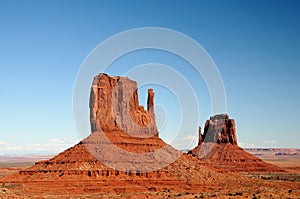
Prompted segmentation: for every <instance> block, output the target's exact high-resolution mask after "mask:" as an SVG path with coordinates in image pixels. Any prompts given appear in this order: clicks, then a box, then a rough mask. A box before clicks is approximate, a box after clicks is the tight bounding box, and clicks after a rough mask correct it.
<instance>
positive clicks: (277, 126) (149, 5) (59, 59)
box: [0, 0, 300, 154]
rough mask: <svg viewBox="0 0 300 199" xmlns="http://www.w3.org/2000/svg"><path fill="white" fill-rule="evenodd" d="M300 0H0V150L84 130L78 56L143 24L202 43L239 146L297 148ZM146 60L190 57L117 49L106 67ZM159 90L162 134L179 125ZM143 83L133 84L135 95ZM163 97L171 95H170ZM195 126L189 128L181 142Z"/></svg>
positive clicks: (33, 148) (45, 144) (69, 137)
mask: <svg viewBox="0 0 300 199" xmlns="http://www.w3.org/2000/svg"><path fill="white" fill-rule="evenodd" d="M299 4H300V3H299V1H258V0H255V1H53V0H52V1H13V0H12V1H3V0H0V27H1V29H0V30H1V31H0V90H1V103H0V133H1V134H0V154H6V153H31V152H49V151H50V152H57V150H62V149H63V148H66V147H68V146H71V145H72V144H73V143H76V142H77V141H78V140H79V139H81V138H80V136H79V135H78V133H77V131H76V127H75V124H74V121H73V110H72V92H73V85H74V82H75V78H76V75H77V72H78V70H79V68H80V65H81V64H82V62H83V60H84V59H85V58H86V57H87V55H88V54H89V52H90V51H91V50H92V49H93V48H94V47H95V46H97V45H98V44H99V43H100V42H102V41H103V40H105V39H107V38H108V37H110V36H112V35H114V34H117V33H119V32H122V31H125V30H128V29H132V28H140V27H163V28H169V29H173V30H176V31H179V32H182V33H184V34H186V35H188V36H190V37H191V38H193V39H194V40H196V41H197V42H198V43H200V44H201V45H202V46H203V47H204V48H205V49H206V51H207V52H208V53H209V54H210V56H211V57H212V59H213V60H214V62H215V63H216V65H217V66H218V69H219V71H220V73H221V75H222V78H223V82H224V85H225V89H226V95H227V112H228V113H229V115H230V116H231V117H232V118H234V119H235V120H236V123H237V135H238V141H239V143H240V144H241V146H244V147H253V146H255V147H298V148H300V142H299V140H300V135H299V130H298V129H297V126H298V122H299V120H300V114H299V112H300V89H299V85H300V79H299V74H300V73H299V72H300V38H299V35H300V22H299V18H300V16H299V15H300V5H299ZM148 62H158V63H164V64H169V65H171V66H173V67H174V68H175V69H176V70H178V71H183V68H182V67H181V66H185V65H186V64H187V63H185V62H184V61H183V60H180V59H178V58H176V57H175V56H172V55H170V54H168V53H164V52H157V51H151V50H150V51H147V52H137V53H136V54H133V55H131V54H130V55H128V57H124V58H123V57H122V58H120V60H118V61H116V62H115V63H114V64H113V67H112V68H111V70H110V71H109V72H110V74H113V75H117V74H119V73H121V74H120V75H122V73H123V72H124V68H121V67H125V68H126V69H130V67H133V66H136V64H143V63H148ZM118 67H119V68H118ZM186 75H187V76H188V75H189V72H187V74H186ZM190 77H191V82H192V85H193V86H195V85H196V87H197V86H199V87H197V89H198V88H200V90H199V89H198V91H197V92H198V93H197V96H198V97H199V107H200V116H199V125H201V126H203V124H204V122H205V120H206V119H207V118H208V117H209V116H210V114H211V112H210V108H211V107H210V106H211V105H210V96H209V93H208V91H207V89H206V87H205V83H204V82H203V80H201V79H200V80H199V81H198V79H197V81H194V80H193V78H192V77H193V75H192V72H191V73H190ZM157 90H158V91H157V92H156V100H157V102H159V103H160V104H162V105H163V104H165V109H166V112H167V115H168V117H167V120H166V122H167V124H166V126H165V128H164V129H163V135H164V139H169V138H171V137H172V136H170V135H167V134H168V133H171V131H173V130H176V125H175V124H177V121H178V111H176V109H177V108H176V107H178V106H177V105H176V102H175V100H174V99H173V98H172V96H171V95H168V93H165V94H162V92H160V89H159V88H157ZM144 91H146V88H142V89H141V90H140V101H141V103H145V94H143V93H145V92H144ZM160 96H161V97H160ZM168 98H169V99H171V98H172V100H173V101H174V103H169V104H168V103H167V102H168ZM172 100H171V101H172ZM172 104H173V105H174V107H172V106H170V105H172ZM172 109H173V110H175V113H172ZM171 115H175V116H174V117H171ZM176 115H177V116H176ZM176 117H177V118H176ZM195 128H196V127H195ZM195 135H196V132H190V133H189V132H188V133H187V136H186V137H185V138H183V142H188V141H190V140H191V138H193V136H195ZM177 144H178V143H177ZM174 145H175V144H174ZM178 147H179V146H178ZM179 148H180V147H179Z"/></svg>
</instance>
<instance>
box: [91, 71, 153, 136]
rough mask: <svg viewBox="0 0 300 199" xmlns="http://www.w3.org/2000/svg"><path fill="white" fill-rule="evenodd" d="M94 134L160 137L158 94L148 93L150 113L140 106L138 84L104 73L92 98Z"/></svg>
mask: <svg viewBox="0 0 300 199" xmlns="http://www.w3.org/2000/svg"><path fill="white" fill-rule="evenodd" d="M90 122H91V131H92V132H95V131H120V130H121V131H124V132H127V133H129V134H130V135H134V136H137V137H150V136H152V135H158V131H157V127H156V122H155V114H154V92H153V90H152V89H149V90H148V102H147V110H145V109H144V107H143V106H140V105H139V99H138V88H137V83H136V82H135V81H132V80H130V79H128V78H126V77H120V76H116V77H110V76H108V75H107V74H104V73H101V74H99V75H97V76H96V77H95V78H94V81H93V84H92V88H91V94H90Z"/></svg>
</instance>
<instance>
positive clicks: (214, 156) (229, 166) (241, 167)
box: [189, 114, 284, 172]
mask: <svg viewBox="0 0 300 199" xmlns="http://www.w3.org/2000/svg"><path fill="white" fill-rule="evenodd" d="M189 154H192V155H195V156H197V157H198V158H199V159H201V160H202V161H204V162H206V163H208V164H210V165H211V166H213V167H215V168H217V169H220V170H229V171H239V172H249V171H251V172H283V171H284V170H283V169H281V168H279V167H277V166H275V165H272V164H269V163H266V162H264V161H262V160H261V159H259V158H257V157H255V156H253V155H251V154H249V153H248V152H246V151H244V150H243V149H242V148H240V147H239V146H238V145H237V137H236V128H235V121H234V119H230V118H229V116H228V115H227V114H219V115H215V116H212V117H210V119H209V120H207V121H206V122H205V125H204V133H203V134H202V133H201V127H199V137H198V145H197V146H196V147H195V148H194V149H193V150H191V151H189Z"/></svg>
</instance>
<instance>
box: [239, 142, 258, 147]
mask: <svg viewBox="0 0 300 199" xmlns="http://www.w3.org/2000/svg"><path fill="white" fill-rule="evenodd" d="M238 145H239V146H240V147H242V148H256V145H255V144H245V143H241V142H238Z"/></svg>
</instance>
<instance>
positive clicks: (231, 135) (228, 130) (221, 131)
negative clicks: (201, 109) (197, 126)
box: [199, 114, 237, 145]
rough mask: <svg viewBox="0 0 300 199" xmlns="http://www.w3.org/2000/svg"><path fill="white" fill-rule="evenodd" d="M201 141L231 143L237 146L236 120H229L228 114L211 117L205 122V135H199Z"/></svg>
mask: <svg viewBox="0 0 300 199" xmlns="http://www.w3.org/2000/svg"><path fill="white" fill-rule="evenodd" d="M200 137H201V139H200ZM199 139H200V140H202V141H204V142H214V143H231V144H233V145H237V140H236V130H235V121H234V119H229V116H228V115H227V114H219V115H215V116H212V117H210V119H209V120H207V121H206V122H205V126H204V133H203V135H201V134H199ZM200 140H199V141H200Z"/></svg>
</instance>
